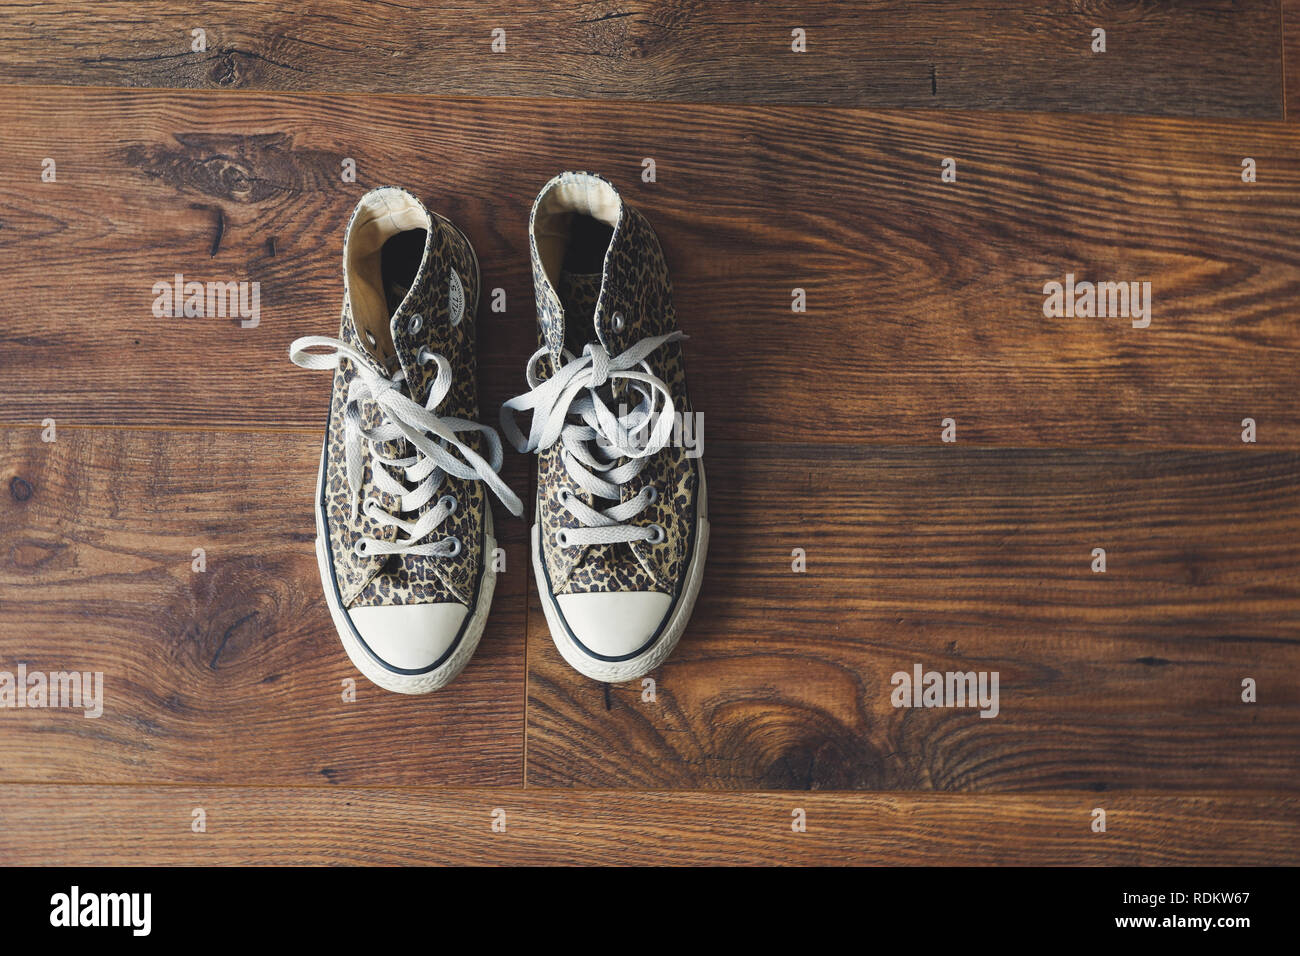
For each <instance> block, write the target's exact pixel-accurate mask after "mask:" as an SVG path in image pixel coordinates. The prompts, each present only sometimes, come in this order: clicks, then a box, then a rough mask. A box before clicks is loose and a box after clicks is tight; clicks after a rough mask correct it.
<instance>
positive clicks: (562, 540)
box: [555, 528, 569, 548]
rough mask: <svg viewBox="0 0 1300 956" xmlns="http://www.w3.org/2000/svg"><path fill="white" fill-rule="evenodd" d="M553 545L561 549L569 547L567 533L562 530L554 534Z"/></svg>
mask: <svg viewBox="0 0 1300 956" xmlns="http://www.w3.org/2000/svg"><path fill="white" fill-rule="evenodd" d="M555 543H556V544H558V545H559V546H560V547H561V548H567V547H568V546H569V533H568V532H567V531H565V530H564V529H563V528H561V529H560V530H559V531H557V532H555Z"/></svg>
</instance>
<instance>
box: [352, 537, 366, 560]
mask: <svg viewBox="0 0 1300 956" xmlns="http://www.w3.org/2000/svg"><path fill="white" fill-rule="evenodd" d="M352 550H353V551H355V552H356V553H357V554H359V555H361V556H362V557H365V556H366V553H367V552H366V539H365V538H362V539H361V540H360V541H358V542H357V543H356V544H354V545H353V546H352Z"/></svg>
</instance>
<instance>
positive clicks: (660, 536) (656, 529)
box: [646, 524, 668, 544]
mask: <svg viewBox="0 0 1300 956" xmlns="http://www.w3.org/2000/svg"><path fill="white" fill-rule="evenodd" d="M649 531H650V537H648V538H646V541H647V542H648V543H650V544H663V541H664V538H666V537H668V535H667V534H665V533H664V529H663V528H662V527H661V526H660V525H657V524H652V525H651V526H650V528H649Z"/></svg>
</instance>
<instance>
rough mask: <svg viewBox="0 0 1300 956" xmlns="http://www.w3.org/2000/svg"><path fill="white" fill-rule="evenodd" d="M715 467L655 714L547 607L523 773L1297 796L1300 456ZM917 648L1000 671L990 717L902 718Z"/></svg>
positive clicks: (923, 459)
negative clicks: (586, 660)
mask: <svg viewBox="0 0 1300 956" xmlns="http://www.w3.org/2000/svg"><path fill="white" fill-rule="evenodd" d="M706 461H707V467H708V477H709V501H710V518H711V522H712V528H713V537H712V541H711V543H710V551H709V564H708V568H707V571H706V573H705V581H704V587H703V590H702V591H701V595H700V599H699V603H698V605H697V606H696V609H695V614H694V617H693V618H692V621H691V625H690V627H689V628H688V630H687V632H686V636H685V637H684V638H683V639H682V642H681V644H679V645H678V648H677V651H676V652H675V653H674V654H673V656H672V657H671V658H670V659H669V661H668V663H667V664H666V665H665V666H664V667H662V668H661V669H660V670H659V671H657V672H656V673H654V674H653V675H651V676H652V678H653V679H654V681H655V688H654V690H655V698H656V699H655V700H654V701H653V702H647V701H646V700H645V699H644V694H643V688H642V686H641V685H639V684H638V683H636V682H632V683H629V684H623V685H618V686H616V687H614V688H612V689H611V690H609V691H608V692H606V690H605V689H604V687H603V686H600V685H597V684H594V683H592V682H590V681H587V680H585V679H584V678H582V677H581V676H580V675H578V674H576V673H574V672H573V671H572V670H571V669H570V668H569V667H568V666H567V665H566V664H565V663H564V661H563V660H562V659H561V657H560V655H559V652H558V651H557V650H556V649H555V648H554V646H553V645H552V643H551V639H550V636H549V632H548V630H547V628H546V622H545V619H544V618H543V616H542V613H541V608H540V605H538V604H537V603H536V599H535V598H534V599H533V601H534V604H533V608H532V610H531V611H530V613H529V617H528V620H529V624H530V628H529V631H530V633H529V655H528V661H529V702H528V715H529V740H528V782H529V783H530V784H536V785H539V786H594V787H637V788H651V789H657V788H707V789H715V788H721V789H734V788H749V787H758V788H768V789H795V790H847V789H856V788H863V789H872V790H909V789H917V788H920V789H937V790H1044V789H1062V788H1081V789H1086V790H1095V791H1100V792H1107V791H1115V790H1118V789H1129V788H1148V789H1159V790H1198V789H1206V788H1209V789H1221V790H1235V789H1243V790H1251V789H1254V788H1257V787H1263V788H1275V789H1293V788H1295V787H1296V786H1297V784H1300V698H1298V697H1297V693H1296V677H1297V675H1300V639H1298V637H1297V633H1298V630H1300V575H1298V574H1297V572H1296V569H1297V567H1300V536H1298V535H1297V534H1296V528H1297V527H1300V456H1297V455H1296V454H1294V453H1282V454H1271V453H1266V454H1252V453H1251V452H1249V451H1244V452H1237V453H1230V452H1223V453H1214V454H1209V453H1196V454H1189V453H1147V452H1141V453H1117V452H1107V451H1089V450H1069V451H1066V450H1061V451H1012V452H1007V451H997V450H961V449H960V448H950V449H888V450H885V449H871V450H863V449H844V448H828V447H826V446H824V445H806V446H799V447H787V446H771V445H764V446H759V445H744V446H730V445H723V446H719V445H716V444H715V445H712V446H708V448H707V450H706ZM1096 547H1101V548H1104V549H1105V550H1106V557H1107V570H1106V572H1105V573H1094V572H1093V571H1092V568H1091V565H1092V549H1093V548H1096ZM795 548H802V549H803V550H804V552H805V553H806V567H807V570H806V571H805V572H803V573H795V572H794V571H792V550H793V549H795ZM532 593H533V589H531V588H530V589H529V594H532ZM917 664H920V665H922V667H923V670H925V671H929V670H934V671H939V672H947V671H954V672H963V673H964V672H968V671H981V670H985V671H997V672H999V674H1000V677H999V681H1000V712H999V713H998V715H997V716H996V718H993V719H988V718H982V717H980V716H979V715H978V712H977V711H975V710H971V709H937V708H927V709H911V708H898V709H896V708H895V707H893V706H892V705H891V700H890V693H891V691H892V690H893V685H892V684H891V676H892V675H893V674H895V673H896V672H899V671H902V672H906V673H908V674H911V673H912V672H913V668H914V666H915V665H917ZM1246 677H1251V678H1254V679H1255V680H1256V681H1257V682H1258V686H1259V701H1258V703H1254V704H1247V703H1243V702H1242V700H1241V691H1242V679H1243V678H1246Z"/></svg>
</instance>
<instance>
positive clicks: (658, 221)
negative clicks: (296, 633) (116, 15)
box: [0, 89, 1300, 449]
mask: <svg viewBox="0 0 1300 956" xmlns="http://www.w3.org/2000/svg"><path fill="white" fill-rule="evenodd" d="M413 116H418V117H419V121H418V122H412V120H411V118H412V117H413ZM0 128H3V129H4V131H5V134H4V135H5V147H4V148H5V151H6V153H7V154H8V155H9V157H10V159H9V162H8V164H7V168H8V169H9V170H10V173H9V174H8V175H7V176H5V177H4V178H3V181H0V189H3V190H4V192H3V202H2V203H0V246H2V247H3V248H5V249H6V250H7V251H11V252H12V254H11V256H10V263H9V268H8V276H7V280H6V282H7V290H8V291H7V299H6V308H7V321H6V322H5V324H4V326H3V328H0V417H2V418H3V419H4V420H6V421H27V422H35V421H40V420H42V419H44V418H46V417H54V418H56V419H57V420H67V421H70V422H77V423H96V424H127V423H131V424H150V425H152V424H166V423H177V424H186V425H199V426H203V427H213V426H222V427H231V426H233V427H240V428H247V427H256V428H264V427H276V426H281V425H294V426H300V425H312V426H315V425H316V424H317V423H319V421H320V418H321V414H322V412H321V402H320V396H319V395H318V394H316V393H315V392H314V391H312V390H309V389H304V388H303V387H302V374H301V373H300V372H299V370H298V369H295V368H294V367H292V366H291V365H290V364H289V363H288V362H287V361H286V360H285V349H286V347H287V345H288V343H289V341H291V340H292V339H293V338H294V337H296V336H297V335H300V334H304V333H310V332H316V333H332V332H333V331H334V329H335V328H336V327H337V318H336V316H337V312H338V307H339V298H340V295H341V272H340V266H339V260H338V250H339V246H340V239H339V234H340V230H341V228H342V225H343V223H344V222H345V221H346V217H347V215H348V213H349V210H350V208H351V207H352V205H353V204H354V202H355V200H356V198H357V197H358V195H359V194H360V193H361V192H362V190H363V189H364V188H365V187H367V186H373V185H376V184H381V183H385V182H399V183H405V184H408V185H411V186H413V187H414V188H416V189H417V190H419V192H420V193H421V194H422V195H423V196H424V197H425V198H426V199H427V200H428V201H429V202H430V203H431V204H432V205H433V206H434V207H435V208H437V209H439V210H440V211H442V212H444V213H445V214H447V215H449V216H450V217H451V218H452V219H453V220H455V221H456V222H458V223H460V224H461V225H462V226H463V227H464V228H465V229H466V230H467V231H468V233H469V235H470V237H471V238H472V240H473V241H474V242H475V244H476V247H477V249H478V253H479V257H480V260H481V261H482V262H483V263H484V270H485V286H486V288H488V289H489V290H490V289H493V288H498V287H499V288H502V289H504V290H505V292H506V297H507V298H506V301H507V306H508V309H507V311H506V312H505V313H503V314H494V313H490V312H486V311H485V313H484V325H483V338H482V349H481V352H482V356H481V361H482V367H483V373H482V374H483V382H482V390H483V395H484V400H485V407H486V408H492V407H494V405H495V404H496V403H498V402H499V401H500V400H501V399H503V398H505V397H507V396H508V395H510V394H513V393H514V392H516V391H517V390H519V389H521V388H522V387H523V376H522V368H523V363H524V359H525V357H526V356H527V355H528V353H529V352H530V351H531V350H532V348H533V347H534V343H535V341H536V340H535V329H534V325H535V320H534V317H533V311H532V293H531V288H530V278H529V273H528V263H527V251H526V250H527V244H526V222H527V214H528V209H529V206H530V204H531V201H532V198H533V195H534V192H535V190H536V189H537V188H538V187H539V186H540V185H541V184H542V183H543V182H545V180H546V179H547V178H549V176H550V175H552V174H553V173H554V172H555V171H556V170H560V169H565V168H583V167H586V166H594V167H598V168H599V169H600V170H602V171H604V172H605V173H607V174H608V175H610V176H612V177H613V178H614V180H615V181H616V182H617V183H618V184H619V185H620V186H622V187H623V188H624V189H625V191H626V195H627V197H628V199H629V200H630V201H631V202H633V203H635V204H639V205H640V206H641V207H642V208H644V209H645V210H646V212H647V214H648V215H649V217H650V219H651V220H652V222H653V223H654V225H655V227H656V229H657V230H658V232H659V235H660V237H661V239H662V240H663V243H664V246H665V248H666V250H667V255H668V258H669V263H670V266H671V268H672V270H673V276H674V281H675V286H676V293H677V294H676V298H677V305H678V309H679V312H680V315H681V319H682V325H683V327H684V329H685V330H686V331H687V333H688V334H690V336H691V339H692V340H691V342H690V343H688V349H687V355H688V359H687V361H688V367H689V370H690V372H691V385H692V390H693V397H694V399H695V404H696V406H697V408H699V409H700V410H702V411H703V412H704V414H705V417H706V432H707V436H709V437H712V438H716V439H724V440H757V441H784V442H870V443H873V444H898V445H917V444H937V443H938V442H939V439H940V423H941V421H942V420H943V419H944V418H946V417H952V418H954V419H955V420H956V421H957V424H958V429H959V438H960V440H961V441H967V442H974V443H981V444H999V445H1016V446H1038V445H1061V446H1067V447H1070V446H1081V447H1084V446H1095V445H1099V444H1106V445H1117V446H1130V445H1152V446H1158V447H1171V446H1181V447H1202V448H1213V449H1227V448H1232V447H1234V446H1238V445H1240V444H1241V441H1240V432H1241V422H1242V420H1243V419H1244V418H1246V417H1251V418H1254V419H1255V420H1256V422H1257V423H1258V429H1259V441H1260V444H1261V445H1264V446H1267V447H1270V448H1279V447H1287V448H1300V406H1298V405H1297V404H1296V402H1295V401H1294V400H1293V399H1294V396H1295V395H1296V394H1297V393H1298V392H1300V325H1298V324H1297V321H1296V314H1295V303H1296V299H1297V295H1298V294H1300V230H1297V229H1296V228H1295V226H1296V223H1297V222H1300V166H1298V165H1297V163H1296V162H1295V157H1296V156H1297V155H1300V130H1297V128H1296V127H1294V126H1285V125H1282V124H1271V123H1270V124H1260V123H1255V124H1242V123H1238V122H1205V121H1183V120H1134V119H1124V118H1118V119H1117V118H1099V117H1073V118H1072V117H1056V116H1004V117H994V116H991V115H989V114H958V113H943V114H939V113H933V112H931V113H877V112H867V111H861V110H841V109H820V110H810V109H806V108H804V109H796V108H775V107H752V108H751V107H743V108H742V107H695V106H671V105H663V106H638V107H636V108H635V109H629V108H627V107H625V106H622V105H620V104H617V103H603V104H593V103H583V104H578V103H564V102H558V101H551V102H549V103H542V102H541V101H519V100H478V101H471V100H428V99H403V98H374V97H359V96H353V97H342V96H321V95H283V94H279V95H268V94H251V93H220V94H214V93H160V92H147V91H81V90H67V89H41V90H35V89H33V90H26V91H24V93H23V95H21V96H10V97H8V98H5V99H4V100H3V101H2V102H0ZM47 156H49V157H55V158H56V162H57V163H58V164H59V165H58V171H59V172H58V176H59V178H58V181H57V182H54V183H42V182H41V181H40V178H39V171H40V168H41V162H42V159H43V158H44V157H47ZM349 156H350V157H353V158H355V159H356V160H357V162H358V164H359V179H358V182H357V183H354V184H345V183H342V182H340V181H339V171H340V165H339V163H340V160H341V158H343V157H349ZM646 156H650V157H654V158H655V159H656V162H657V176H658V181H657V182H655V183H653V184H651V183H642V182H641V181H640V179H639V174H640V169H641V166H640V163H641V160H642V158H643V157H646ZM949 156H951V157H954V158H956V160H957V164H958V165H957V169H958V181H957V183H952V184H944V183H942V182H940V162H941V160H942V159H943V158H944V157H949ZM448 157H454V159H449V158H448ZM1243 157H1248V158H1252V159H1254V160H1255V161H1256V164H1257V168H1258V170H1259V181H1258V182H1257V183H1254V184H1245V183H1243V182H1242V181H1241V166H1240V162H1241V159H1242V158H1243ZM176 273H181V274H184V275H185V276H186V277H187V278H194V279H199V280H246V281H259V282H261V283H262V317H261V324H260V325H259V326H258V327H257V328H255V329H241V328H239V327H238V325H237V323H236V322H234V321H233V320H217V319H182V320H174V319H156V318H154V317H153V315H152V314H151V311H150V308H151V305H152V302H153V295H152V293H151V289H152V287H153V284H154V283H155V282H157V281H160V280H161V281H167V280H169V279H170V277H171V276H173V275H174V274H176ZM1068 274H1076V275H1077V276H1078V277H1079V278H1080V279H1083V278H1085V277H1086V278H1089V279H1091V280H1093V281H1120V282H1131V281H1137V282H1150V283H1151V284H1152V299H1153V306H1152V310H1151V315H1152V318H1151V325H1150V327H1149V328H1146V329H1135V328H1133V327H1132V322H1131V320H1130V319H1128V318H1125V317H1113V318H1045V317H1044V314H1043V305H1044V294H1043V289H1044V284H1045V283H1046V282H1048V281H1063V280H1064V279H1065V277H1066V276H1067V275H1068ZM794 288H802V289H805V290H806V292H807V297H808V311H807V312H806V313H802V314H796V313H792V311H791V301H792V299H791V295H792V293H791V290H792V289H794Z"/></svg>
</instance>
